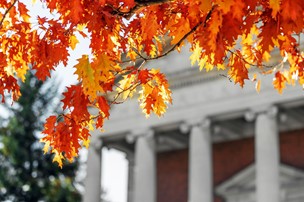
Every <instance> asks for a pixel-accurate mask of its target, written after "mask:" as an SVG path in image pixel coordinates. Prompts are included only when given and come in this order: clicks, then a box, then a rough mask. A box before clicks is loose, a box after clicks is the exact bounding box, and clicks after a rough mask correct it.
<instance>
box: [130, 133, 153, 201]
mask: <svg viewBox="0 0 304 202" xmlns="http://www.w3.org/2000/svg"><path fill="white" fill-rule="evenodd" d="M153 136H154V135H153V132H152V131H150V130H146V131H142V132H141V134H139V135H137V139H136V142H135V170H134V202H156V159H155V142H154V137H153Z"/></svg>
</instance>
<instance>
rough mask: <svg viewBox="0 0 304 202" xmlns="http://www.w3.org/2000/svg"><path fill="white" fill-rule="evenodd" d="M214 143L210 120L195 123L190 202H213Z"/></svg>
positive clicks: (190, 149) (190, 155)
mask: <svg viewBox="0 0 304 202" xmlns="http://www.w3.org/2000/svg"><path fill="white" fill-rule="evenodd" d="M211 148H212V142H211V130H210V120H209V119H206V120H204V121H202V122H200V123H195V124H194V125H193V126H192V128H191V131H190V142H189V196H188V197H189V199H188V201H189V202H212V201H213V191H212V188H213V185H212V150H211Z"/></svg>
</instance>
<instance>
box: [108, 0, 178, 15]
mask: <svg viewBox="0 0 304 202" xmlns="http://www.w3.org/2000/svg"><path fill="white" fill-rule="evenodd" d="M172 1H173V0H153V1H148V0H147V1H145V0H135V3H136V4H135V6H134V7H133V8H131V9H130V10H129V11H127V12H124V11H120V8H114V7H113V6H112V5H109V6H110V7H111V8H112V9H113V13H112V14H113V15H118V16H121V17H124V18H126V19H129V18H130V17H132V15H133V14H134V13H135V12H136V11H138V10H139V9H141V8H144V7H147V6H152V5H159V4H164V3H168V2H172Z"/></svg>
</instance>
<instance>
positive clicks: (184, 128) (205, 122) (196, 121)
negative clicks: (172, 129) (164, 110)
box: [179, 117, 211, 133]
mask: <svg viewBox="0 0 304 202" xmlns="http://www.w3.org/2000/svg"><path fill="white" fill-rule="evenodd" d="M210 126H211V119H210V118H207V117H200V118H193V119H189V120H186V121H184V122H183V123H181V125H180V127H179V129H180V131H181V132H182V133H188V132H189V131H190V130H191V128H193V127H201V128H202V129H207V128H209V127H210Z"/></svg>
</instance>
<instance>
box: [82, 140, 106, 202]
mask: <svg viewBox="0 0 304 202" xmlns="http://www.w3.org/2000/svg"><path fill="white" fill-rule="evenodd" d="M101 148H102V142H101V140H99V139H95V140H93V141H92V142H91V145H90V147H89V153H88V160H87V176H86V179H85V182H84V186H85V194H84V197H83V201H84V202H100V197H101V160H102V152H101Z"/></svg>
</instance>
